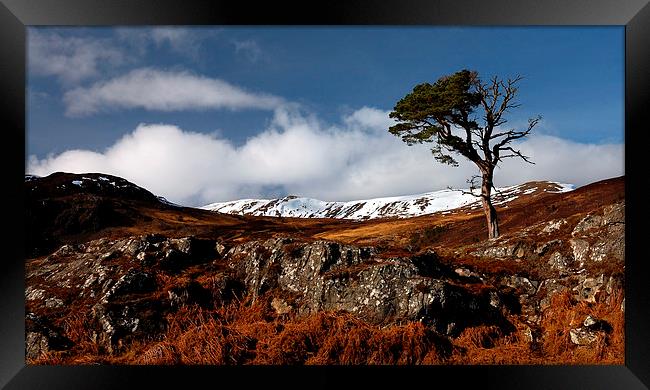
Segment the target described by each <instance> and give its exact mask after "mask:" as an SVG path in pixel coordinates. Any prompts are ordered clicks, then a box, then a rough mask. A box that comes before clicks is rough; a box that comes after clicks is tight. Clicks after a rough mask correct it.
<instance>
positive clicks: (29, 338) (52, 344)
mask: <svg viewBox="0 0 650 390" xmlns="http://www.w3.org/2000/svg"><path fill="white" fill-rule="evenodd" d="M72 345H73V343H72V341H70V339H68V338H67V337H65V336H64V335H63V331H62V330H61V329H59V328H57V327H55V326H54V325H52V324H51V323H50V322H49V321H48V320H47V319H46V318H42V317H39V316H37V315H35V314H34V313H27V314H26V315H25V356H26V358H27V359H37V358H38V357H40V356H41V355H42V354H44V353H47V352H50V351H62V350H66V349H69V348H71V347H72Z"/></svg>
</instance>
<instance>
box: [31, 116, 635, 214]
mask: <svg viewBox="0 0 650 390" xmlns="http://www.w3.org/2000/svg"><path fill="white" fill-rule="evenodd" d="M387 115H388V113H387V112H384V111H381V110H377V109H373V108H367V107H366V108H362V109H360V110H358V111H356V112H354V113H352V114H351V115H349V116H346V117H344V118H343V119H342V121H341V124H340V125H331V124H330V125H327V124H323V123H320V122H319V121H318V120H317V118H314V117H308V116H305V115H301V114H300V113H298V112H296V111H290V110H285V109H283V108H282V109H278V110H277V111H276V114H275V118H274V120H273V122H272V123H271V124H270V126H269V128H268V129H267V130H266V131H264V132H263V133H261V134H259V135H257V136H255V137H253V138H250V139H249V140H248V141H247V142H246V143H245V144H244V145H242V146H240V147H235V146H233V145H232V144H231V143H229V142H228V141H226V140H224V139H221V138H219V137H218V135H216V134H210V135H208V134H200V133H193V132H188V131H185V130H182V129H180V128H178V127H176V126H171V125H157V124H150V125H140V126H138V127H137V128H136V129H135V130H134V131H133V132H132V133H130V134H127V135H126V136H124V137H122V138H121V139H120V140H118V141H117V142H116V143H115V144H114V145H113V146H111V147H110V148H108V149H106V150H105V151H104V152H102V153H96V152H90V151H79V150H75V151H67V152H64V153H62V154H59V155H56V156H49V157H47V158H44V159H38V158H36V157H34V156H32V157H30V160H29V163H28V172H29V173H33V174H37V175H47V174H50V173H52V172H56V171H67V172H78V173H83V172H93V171H94V172H103V173H109V174H114V175H118V176H121V177H124V178H126V179H128V180H131V181H133V182H135V183H137V184H138V185H141V186H143V187H145V188H147V189H149V190H150V191H152V192H154V193H156V194H158V195H162V196H165V197H167V198H168V199H170V200H171V201H174V202H178V203H181V204H187V205H203V204H206V203H210V202H216V201H224V200H232V199H239V198H248V197H263V196H265V194H266V191H267V190H268V189H269V188H274V189H277V188H282V189H284V190H286V192H287V193H291V194H296V195H304V196H310V197H315V198H319V199H323V200H351V199H363V198H371V197H380V196H391V195H404V194H415V193H421V192H427V191H433V190H438V189H444V188H446V187H447V186H453V187H466V183H465V180H466V179H467V178H469V177H470V176H471V175H472V174H474V173H475V172H476V168H475V167H474V166H473V165H472V164H471V163H469V162H466V161H463V160H462V159H459V162H460V166H459V167H458V168H453V167H450V166H447V165H442V164H439V163H436V162H435V161H434V159H433V157H432V156H431V153H430V151H429V149H428V148H427V147H426V146H424V145H416V146H411V147H409V146H407V145H406V144H404V143H403V142H401V141H400V140H399V138H397V137H394V136H392V135H390V134H389V133H388V132H387V126H388V125H389V124H390V120H389V119H388V117H387ZM517 146H518V147H520V148H521V149H522V151H523V152H524V153H526V154H528V155H529V156H531V158H532V159H533V160H534V161H535V162H536V163H537V164H536V165H529V164H526V163H524V162H522V161H515V160H512V161H506V163H504V165H503V167H502V168H501V169H499V170H498V171H497V173H496V175H495V179H496V184H497V185H499V186H505V185H512V184H519V183H522V182H525V181H529V180H539V179H548V180H557V181H562V182H567V183H572V184H576V185H583V184H587V183H589V182H593V181H596V180H599V179H604V178H609V177H615V176H620V175H622V174H623V173H624V163H623V145H593V144H582V143H576V142H572V141H567V140H564V139H560V138H557V137H552V136H545V135H533V136H531V137H529V139H527V140H526V141H524V142H522V143H520V144H518V145H517Z"/></svg>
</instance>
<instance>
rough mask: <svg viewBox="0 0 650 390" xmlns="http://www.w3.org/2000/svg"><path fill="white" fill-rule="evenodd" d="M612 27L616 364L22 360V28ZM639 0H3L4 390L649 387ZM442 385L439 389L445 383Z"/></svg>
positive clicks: (648, 36) (646, 83) (644, 64)
mask: <svg viewBox="0 0 650 390" xmlns="http://www.w3.org/2000/svg"><path fill="white" fill-rule="evenodd" d="M140 24H147V25H148V24H161V25H165V24H188V25H199V24H200V25H253V24H264V25H312V24H315V25H339V24H356V25H358V24H361V25H365V24H375V25H410V24H419V25H500V26H510V25H519V26H521V25H621V26H623V25H624V26H625V38H626V41H625V171H626V177H625V179H626V181H625V190H626V193H625V197H626V210H627V211H626V220H627V222H626V273H625V278H626V281H625V285H626V302H625V307H626V312H625V316H626V329H625V337H626V352H625V365H624V366H439V367H438V366H436V367H387V366H383V367H303V368H300V367H232V368H231V367H125V366H84V367H53V366H52V367H48V366H29V367H27V366H25V346H24V341H25V339H24V336H25V335H24V318H25V302H24V290H25V286H24V258H23V254H22V251H23V244H22V243H23V241H24V227H23V222H22V218H23V204H22V191H23V190H22V188H23V181H24V178H23V175H24V163H25V161H24V160H25V155H24V151H25V128H26V126H25V80H26V77H25V75H26V73H25V72H26V70H25V61H26V58H25V42H26V41H25V32H26V26H29V25H66V26H70V25H140ZM648 58H650V5H648V0H628V1H616V0H609V1H608V0H570V1H569V0H564V1H562V0H553V1H539V0H517V1H513V0H491V1H485V0H463V1H460V0H456V1H453V0H444V1H443V0H437V1H431V0H429V1H427V0H385V1H381V2H379V1H371V0H367V1H362V0H354V1H352V0H348V1H340V2H337V3H332V4H328V3H318V4H313V3H310V2H293V1H291V2H289V1H283V2H279V1H271V2H264V3H262V2H260V4H251V3H249V2H235V1H224V0H220V1H212V2H207V1H200V0H184V1H167V0H164V1H163V0H157V1H156V0H141V1H130V2H129V1H100V0H38V1H37V0H0V111H1V112H2V116H0V123H1V124H2V129H3V130H4V131H3V136H4V137H5V143H4V145H5V148H4V153H2V154H0V156H1V157H0V158H1V159H2V162H3V167H4V168H5V169H4V175H3V176H4V177H3V178H2V181H1V182H2V188H3V191H2V192H3V195H4V196H6V197H7V199H5V201H4V202H3V203H2V205H4V207H3V209H4V210H3V214H4V221H3V222H4V223H5V226H6V227H8V229H6V230H7V233H6V234H5V235H4V237H3V240H2V241H3V245H2V249H3V250H2V252H3V256H2V261H0V267H1V270H0V291H1V293H0V313H1V315H0V340H1V341H0V386H5V387H6V388H7V389H32V388H47V389H71V388H93V389H104V388H106V389H109V388H110V389H113V388H136V387H140V386H146V388H193V387H199V386H204V384H202V383H204V382H203V381H205V383H206V384H207V385H208V386H210V387H215V386H216V387H220V386H233V385H234V386H238V387H239V386H243V387H244V388H246V387H252V386H282V387H284V388H292V387H295V388H311V387H329V388H332V387H340V386H346V387H347V386H350V387H356V388H362V387H363V388H371V387H374V386H387V387H389V386H390V387H399V388H408V387H411V386H415V385H420V386H427V387H429V386H431V387H438V386H443V385H444V386H449V385H451V386H454V387H455V388H465V387H467V388H470V387H476V386H480V387H481V388H499V389H510V388H516V389H523V388H526V389H561V388H562V389H563V388H567V389H582V388H585V389H613V388H616V389H644V388H646V389H647V388H648V387H650V331H649V329H650V321H649V319H648V312H649V311H650V309H649V308H650V289H648V288H647V284H648V283H647V275H648V273H647V272H646V271H648V265H647V264H648V261H649V260H648V259H647V256H646V255H645V251H644V249H645V247H644V242H643V241H644V240H645V239H644V236H645V233H644V224H643V217H642V216H643V215H646V216H647V215H650V214H649V213H648V212H647V206H646V205H644V204H643V195H645V194H646V193H647V192H645V191H644V188H643V186H644V184H645V181H644V180H643V179H642V178H643V176H642V174H643V171H644V169H646V165H645V164H644V159H643V158H644V157H645V155H646V154H647V151H646V150H644V149H645V148H646V145H648V143H646V142H644V141H646V138H647V132H648V125H647V124H648V123H649V121H648V112H649V111H650V110H649V109H648V108H647V105H648V103H650V62H649V61H648ZM445 384H446V385H445Z"/></svg>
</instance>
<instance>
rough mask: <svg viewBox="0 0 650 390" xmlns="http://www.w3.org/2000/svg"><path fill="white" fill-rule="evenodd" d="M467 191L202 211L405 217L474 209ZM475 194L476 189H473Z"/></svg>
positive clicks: (526, 187)
mask: <svg viewBox="0 0 650 390" xmlns="http://www.w3.org/2000/svg"><path fill="white" fill-rule="evenodd" d="M573 189H574V186H573V185H571V184H563V183H557V182H548V181H535V182H529V183H525V184H520V185H516V186H510V187H503V188H499V189H498V190H497V191H495V192H493V202H494V203H495V204H497V205H503V204H506V203H508V202H511V201H513V200H515V199H517V198H519V197H521V196H524V195H527V196H537V195H539V194H542V193H546V192H551V193H559V192H567V191H571V190H573ZM467 192H469V190H465V191H462V190H442V191H435V192H427V193H424V194H418V195H406V196H394V197H387V198H375V199H364V200H354V201H349V202H326V201H322V200H318V199H311V198H301V197H296V196H286V197H284V198H278V199H242V200H235V201H230V202H218V203H211V204H208V205H205V206H203V207H201V208H202V209H204V210H211V211H217V212H220V213H227V214H239V215H256V216H270V217H298V218H343V219H359V220H363V219H373V218H386V217H398V218H408V217H415V216H419V215H425V214H432V213H435V212H447V211H449V210H453V209H457V208H460V207H470V208H478V207H481V206H480V200H479V198H477V197H476V196H473V195H471V194H469V193H467ZM475 193H477V194H478V192H476V191H475Z"/></svg>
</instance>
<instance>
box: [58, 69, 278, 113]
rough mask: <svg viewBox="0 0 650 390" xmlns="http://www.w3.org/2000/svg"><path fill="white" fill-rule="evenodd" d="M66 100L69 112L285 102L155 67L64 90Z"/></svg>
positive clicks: (233, 106)
mask: <svg viewBox="0 0 650 390" xmlns="http://www.w3.org/2000/svg"><path fill="white" fill-rule="evenodd" d="M63 101H64V103H65V104H66V115H68V116H84V115H89V114H93V113H96V112H100V111H108V110H114V109H130V108H144V109H147V110H160V111H178V110H204V109H220V108H226V109H231V110H237V109H245V108H255V109H264V110H272V109H275V108H278V107H279V106H281V105H284V104H285V102H284V100H283V99H282V98H279V97H277V96H273V95H269V94H262V93H253V92H248V91H245V90H243V89H241V88H239V87H236V86H234V85H232V84H229V83H228V82H226V81H223V80H220V79H214V78H208V77H204V76H199V75H195V74H193V73H190V72H186V71H163V70H158V69H153V68H141V69H135V70H132V71H131V72H129V73H127V74H125V75H122V76H119V77H116V78H113V79H110V80H107V81H101V82H97V83H95V84H93V85H92V86H90V87H78V88H75V89H72V90H70V91H68V92H66V93H65V95H64V97H63Z"/></svg>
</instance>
